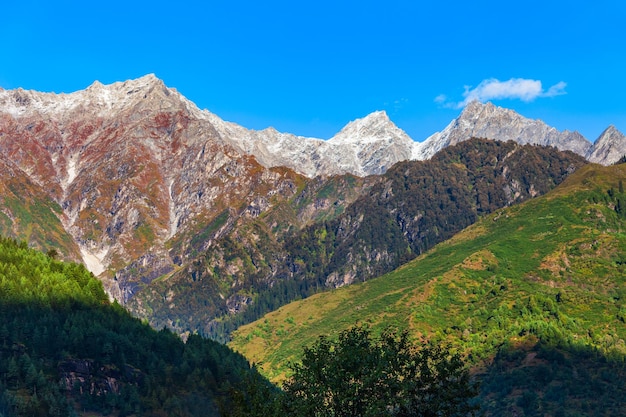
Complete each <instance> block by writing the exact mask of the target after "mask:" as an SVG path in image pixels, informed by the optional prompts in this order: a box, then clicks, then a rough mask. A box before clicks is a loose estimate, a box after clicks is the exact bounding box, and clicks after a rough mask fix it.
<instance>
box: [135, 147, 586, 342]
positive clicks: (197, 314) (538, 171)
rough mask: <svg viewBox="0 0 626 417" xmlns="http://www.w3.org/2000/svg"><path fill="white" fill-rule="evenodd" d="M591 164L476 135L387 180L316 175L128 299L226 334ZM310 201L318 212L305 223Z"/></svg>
mask: <svg viewBox="0 0 626 417" xmlns="http://www.w3.org/2000/svg"><path fill="white" fill-rule="evenodd" d="M584 163H585V161H584V159H583V158H582V157H579V156H577V155H574V154H572V153H562V152H558V151H557V150H556V149H554V148H544V147H537V146H520V145H517V144H515V143H514V142H507V143H502V142H495V141H489V140H484V139H483V140H479V139H473V140H470V141H465V142H463V143H460V144H458V145H456V146H451V147H449V148H447V149H446V150H444V151H442V152H441V153H440V154H438V155H437V156H436V157H434V158H433V159H432V160H430V161H417V162H404V163H400V164H397V165H396V166H394V167H393V168H392V169H390V170H389V171H387V173H386V174H384V175H383V176H380V177H368V178H367V179H359V178H355V177H351V176H342V177H334V178H331V179H329V180H324V181H322V180H320V181H319V182H317V183H315V184H313V183H309V184H308V185H307V186H306V187H305V188H304V189H303V190H302V192H300V193H297V194H295V195H294V196H293V197H292V198H290V199H288V200H285V201H284V202H283V203H281V204H278V205H276V206H274V207H273V208H271V209H269V210H268V211H267V212H266V213H264V214H263V215H261V216H259V217H256V218H251V219H241V220H240V221H239V222H238V224H237V226H236V227H233V229H232V231H231V232H229V233H226V234H224V235H223V236H222V237H220V238H218V239H215V240H214V241H213V242H212V245H211V247H209V248H208V249H207V250H206V251H205V252H204V254H203V255H202V256H199V257H198V258H197V261H196V262H194V263H193V264H190V265H188V266H186V267H185V268H183V269H181V270H179V271H177V272H176V273H175V274H173V275H171V276H168V277H165V278H163V279H160V280H158V282H155V283H154V284H153V285H151V286H150V287H146V288H144V289H143V290H141V291H139V292H138V293H137V294H136V296H135V297H134V298H133V299H132V300H130V302H129V303H128V306H129V308H130V309H131V310H132V311H133V312H134V313H135V314H137V315H138V316H140V317H145V318H146V319H148V320H149V321H150V323H151V324H152V325H153V326H155V327H157V328H161V327H162V326H164V325H165V326H168V327H170V328H173V329H176V331H177V332H180V333H182V332H186V331H190V332H193V331H199V332H200V333H201V334H203V335H206V336H210V337H212V338H218V339H219V340H228V339H227V338H228V333H229V331H230V330H232V329H234V328H236V327H237V326H238V325H240V324H243V323H246V322H249V321H251V320H254V319H256V318H258V317H259V316H260V315H261V314H263V313H266V312H268V311H271V310H273V309H276V308H278V307H280V306H281V305H283V304H285V303H287V302H289V301H292V300H295V299H298V298H304V297H308V296H310V295H312V294H314V293H316V292H318V291H324V290H326V289H329V288H333V287H338V286H343V285H347V284H351V283H353V282H358V281H364V280H366V279H369V278H372V277H375V276H378V275H381V274H383V273H385V272H388V271H390V270H392V269H394V268H396V267H398V266H399V265H401V264H402V263H403V262H406V261H407V260H410V259H412V258H413V257H415V256H417V255H418V254H420V253H422V252H423V251H425V250H427V249H429V248H430V247H432V246H433V245H434V244H436V243H438V242H441V241H443V240H445V239H447V238H449V237H451V236H452V235H454V233H456V232H458V231H460V230H461V229H463V228H464V227H467V226H468V225H470V224H472V223H473V222H474V221H476V220H477V218H478V217H479V216H480V215H484V214H485V213H490V212H492V211H493V210H496V209H498V208H501V207H504V206H507V205H511V204H515V203H518V202H520V201H524V200H525V199H528V198H531V197H534V196H537V195H541V194H543V193H545V192H547V191H548V190H550V189H552V188H553V187H554V186H555V185H557V184H559V183H560V182H561V181H563V179H564V178H565V177H566V176H567V175H569V174H570V173H571V172H573V171H574V170H576V169H577V168H579V167H580V166H582V165H583V164H584ZM307 201H308V202H307ZM311 210H312V211H313V212H314V213H317V216H318V217H317V218H316V219H315V220H314V221H311V222H308V221H306V218H310V217H303V216H304V215H305V214H306V213H309V212H310V211H311ZM303 220H304V221H303Z"/></svg>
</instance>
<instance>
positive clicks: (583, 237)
mask: <svg viewBox="0 0 626 417" xmlns="http://www.w3.org/2000/svg"><path fill="white" fill-rule="evenodd" d="M624 183H626V165H623V164H622V165H616V166H612V167H601V166H597V165H588V166H586V167H583V168H581V169H580V170H578V171H577V172H576V173H574V174H572V175H571V176H570V177H569V178H568V179H567V180H566V181H565V183H563V184H562V185H561V186H559V187H558V188H556V189H555V190H553V191H552V192H550V193H548V194H547V195H546V196H544V197H538V198H536V199H532V200H529V201H527V202H525V203H524V204H521V205H518V206H514V207H510V208H506V209H503V210H500V211H497V212H495V213H493V214H491V215H488V216H486V217H484V218H482V219H480V220H479V221H478V222H477V223H476V224H474V225H473V226H471V227H469V228H467V229H466V230H464V231H463V232H462V233H459V234H458V235H456V236H454V237H453V238H452V239H450V240H448V241H446V242H444V243H441V244H439V245H437V246H436V247H435V248H434V249H432V250H430V251H428V252H426V253H425V254H423V255H422V256H420V257H418V258H417V259H415V260H413V261H411V262H410V263H408V264H406V265H404V266H402V267H401V268H399V269H397V270H395V271H394V272H392V273H389V274H387V275H384V276H382V277H380V278H377V279H373V280H370V281H368V282H365V283H362V284H357V285H352V286H348V287H344V288H340V289H338V290H335V291H332V292H327V293H321V294H317V295H315V296H313V297H310V298H308V299H306V300H302V301H299V302H295V303H292V304H289V305H287V306H284V307H282V308H280V309H279V310H278V311H276V312H273V313H270V314H268V315H266V316H265V317H264V318H262V319H260V320H259V321H257V322H255V323H252V324H251V325H247V326H244V327H242V328H240V329H239V330H238V331H237V332H236V333H235V334H234V339H233V342H232V343H231V346H232V347H234V348H235V349H236V350H238V351H240V352H242V353H243V354H245V355H246V356H247V357H248V358H249V359H251V360H252V361H255V362H258V363H262V369H263V371H264V372H265V373H266V374H267V375H268V376H270V377H272V378H273V379H275V380H281V379H282V378H284V377H285V371H286V369H287V368H286V364H287V362H288V361H290V360H297V359H298V356H299V355H300V354H301V351H302V348H303V346H307V345H311V344H312V343H313V342H314V341H315V340H316V338H317V337H318V336H319V335H324V334H330V335H332V334H337V332H339V331H341V330H343V329H346V328H348V327H350V326H352V325H354V324H355V323H364V324H368V325H369V326H371V327H372V329H373V330H374V331H378V332H381V331H382V330H383V329H384V328H386V327H387V326H389V325H393V326H397V327H399V328H401V329H408V330H409V331H410V332H411V334H412V335H413V337H414V338H415V339H416V340H418V341H419V340H423V339H429V340H435V341H446V342H449V343H452V345H453V346H455V347H456V349H457V350H458V351H459V352H461V353H462V354H463V355H464V356H465V357H466V359H467V361H468V362H469V363H471V364H472V365H473V369H474V372H475V374H476V376H477V377H478V378H479V379H481V380H482V394H481V396H482V397H481V398H482V405H483V407H484V409H485V410H486V411H487V414H488V415H542V416H543V415H549V416H568V415H572V416H573V415H626V411H625V410H626V400H624V398H626V386H625V385H624V381H625V380H626V367H625V359H626V343H625V340H626V324H625V321H626V193H625V192H624Z"/></svg>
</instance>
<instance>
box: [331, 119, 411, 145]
mask: <svg viewBox="0 0 626 417" xmlns="http://www.w3.org/2000/svg"><path fill="white" fill-rule="evenodd" d="M392 139H400V140H402V141H408V142H413V140H412V139H411V138H410V137H409V136H408V135H407V134H406V133H404V131H402V130H401V129H400V128H398V127H397V126H396V125H395V124H394V123H393V122H392V121H391V120H389V116H387V113H386V112H385V111H384V110H382V111H375V112H373V113H370V114H368V115H367V116H365V117H363V118H361V119H356V120H354V121H352V122H350V123H348V124H347V125H346V126H345V127H344V128H343V129H341V131H340V132H339V133H337V134H336V135H335V136H333V137H332V138H331V139H330V140H329V142H330V143H332V144H337V145H338V144H347V143H350V144H363V145H364V144H370V143H373V142H380V141H381V140H392Z"/></svg>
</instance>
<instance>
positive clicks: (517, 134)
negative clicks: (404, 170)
mask: <svg viewBox="0 0 626 417" xmlns="http://www.w3.org/2000/svg"><path fill="white" fill-rule="evenodd" d="M473 137H476V138H485V139H495V140H505V141H506V140H513V141H515V142H517V143H520V144H527V143H529V144H535V145H544V146H555V147H557V148H558V149H561V150H570V151H573V152H575V153H577V154H579V155H585V154H586V153H587V152H588V151H589V149H590V148H591V146H592V145H591V143H590V142H589V141H588V140H587V139H585V138H584V137H583V136H582V135H581V134H580V133H578V132H570V131H567V130H565V131H563V132H560V131H558V130H557V129H555V128H553V127H550V126H548V125H547V124H545V123H544V122H543V121H541V120H539V119H528V118H525V117H523V116H521V115H520V114H518V113H516V112H514V111H513V110H509V109H505V108H502V107H498V106H495V105H493V104H492V103H485V104H483V103H480V102H478V101H472V102H471V103H469V104H468V105H467V106H466V107H465V108H464V109H463V111H462V112H461V114H460V115H459V117H457V118H456V119H454V120H453V121H452V122H451V123H450V124H449V125H448V126H447V127H446V128H445V129H444V130H442V131H441V132H437V133H435V134H433V135H431V136H430V137H429V138H427V139H426V140H425V141H424V142H423V144H422V147H421V148H420V152H419V157H420V159H428V158H430V157H432V156H433V155H434V154H435V153H437V152H438V151H439V150H441V149H443V148H445V147H447V146H450V145H455V144H457V143H459V142H462V141H465V140H468V139H470V138H473Z"/></svg>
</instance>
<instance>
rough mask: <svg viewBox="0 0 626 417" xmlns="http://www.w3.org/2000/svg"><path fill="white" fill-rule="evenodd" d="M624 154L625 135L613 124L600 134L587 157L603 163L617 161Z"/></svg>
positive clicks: (625, 149)
mask: <svg viewBox="0 0 626 417" xmlns="http://www.w3.org/2000/svg"><path fill="white" fill-rule="evenodd" d="M624 155H626V136H624V134H623V133H622V132H620V131H619V130H617V128H616V127H615V126H613V125H610V126H609V127H607V128H606V129H604V132H602V133H601V134H600V136H599V137H598V139H596V141H595V142H594V144H593V147H592V148H591V149H590V150H589V152H588V153H587V155H585V156H586V157H587V159H588V160H589V161H591V162H595V163H598V164H603V165H610V164H612V163H615V162H617V161H618V160H619V159H620V158H622V157H623V156H624Z"/></svg>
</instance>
